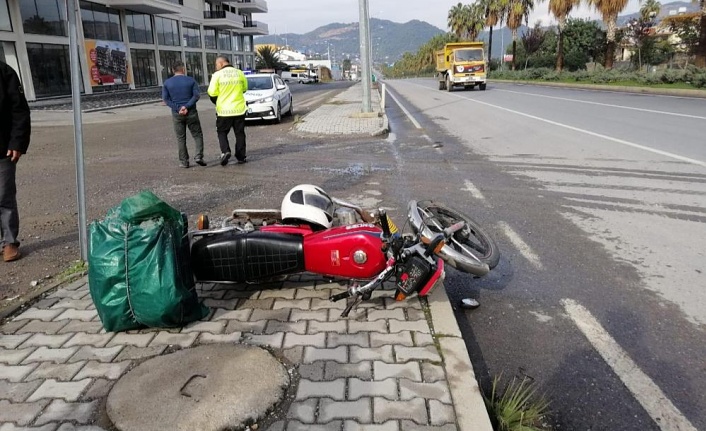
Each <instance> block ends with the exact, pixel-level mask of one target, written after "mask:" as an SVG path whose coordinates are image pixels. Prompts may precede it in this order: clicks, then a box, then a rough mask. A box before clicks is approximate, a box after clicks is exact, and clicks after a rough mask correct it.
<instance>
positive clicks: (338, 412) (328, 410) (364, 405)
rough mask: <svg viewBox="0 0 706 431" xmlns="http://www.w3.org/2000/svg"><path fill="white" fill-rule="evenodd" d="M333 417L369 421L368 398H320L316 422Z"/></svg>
mask: <svg viewBox="0 0 706 431" xmlns="http://www.w3.org/2000/svg"><path fill="white" fill-rule="evenodd" d="M425 414H426V409H425ZM333 419H355V420H357V421H358V422H371V420H372V412H371V408H370V398H361V399H359V400H357V401H332V400H329V399H322V400H321V402H320V403H319V417H318V419H317V422H319V423H326V422H329V421H331V420H333ZM376 422H381V421H376Z"/></svg>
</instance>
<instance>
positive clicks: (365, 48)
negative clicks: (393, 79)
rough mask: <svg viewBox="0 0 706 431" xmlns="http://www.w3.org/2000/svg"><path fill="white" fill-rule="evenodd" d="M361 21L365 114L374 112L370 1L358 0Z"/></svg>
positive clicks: (361, 62)
mask: <svg viewBox="0 0 706 431" xmlns="http://www.w3.org/2000/svg"><path fill="white" fill-rule="evenodd" d="M358 3H359V20H360V25H359V27H360V68H361V69H362V70H361V71H360V72H361V79H362V80H363V112H372V111H373V110H372V107H371V106H370V90H371V83H370V79H371V76H370V30H369V29H370V22H369V19H368V0H358Z"/></svg>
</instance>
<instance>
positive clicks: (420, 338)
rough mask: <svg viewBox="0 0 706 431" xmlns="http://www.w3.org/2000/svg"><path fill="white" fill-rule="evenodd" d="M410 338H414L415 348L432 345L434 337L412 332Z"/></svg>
mask: <svg viewBox="0 0 706 431" xmlns="http://www.w3.org/2000/svg"><path fill="white" fill-rule="evenodd" d="M412 338H414V345H415V346H417V347H423V346H430V345H432V344H434V337H432V336H431V334H422V333H420V332H413V333H412Z"/></svg>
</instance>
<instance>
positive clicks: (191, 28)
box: [182, 23, 201, 48]
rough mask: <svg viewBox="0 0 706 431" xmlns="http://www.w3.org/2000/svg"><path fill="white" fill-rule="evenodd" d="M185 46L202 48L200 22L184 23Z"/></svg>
mask: <svg viewBox="0 0 706 431" xmlns="http://www.w3.org/2000/svg"><path fill="white" fill-rule="evenodd" d="M182 27H183V28H184V46H186V47H189V48H201V27H199V25H198V24H188V23H184V24H183V26H182Z"/></svg>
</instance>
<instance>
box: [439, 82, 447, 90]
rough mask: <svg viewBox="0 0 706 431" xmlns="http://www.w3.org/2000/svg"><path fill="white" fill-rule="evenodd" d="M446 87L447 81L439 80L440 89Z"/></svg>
mask: <svg viewBox="0 0 706 431" xmlns="http://www.w3.org/2000/svg"><path fill="white" fill-rule="evenodd" d="M445 88H446V82H445V81H439V90H444V89H445Z"/></svg>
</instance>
